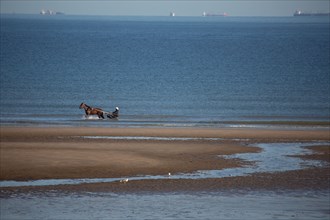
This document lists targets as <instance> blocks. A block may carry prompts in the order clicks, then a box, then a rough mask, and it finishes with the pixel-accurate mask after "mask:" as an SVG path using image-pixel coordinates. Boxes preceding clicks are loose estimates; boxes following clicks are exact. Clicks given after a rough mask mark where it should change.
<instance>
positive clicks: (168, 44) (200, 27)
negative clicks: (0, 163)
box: [0, 15, 330, 129]
mask: <svg viewBox="0 0 330 220" xmlns="http://www.w3.org/2000/svg"><path fill="white" fill-rule="evenodd" d="M329 24H330V22H329V17H112V16H104V17H103V16H67V15H61V16H60V15H59V16H41V15H1V47H0V48H1V54H0V61H1V70H0V71H1V80H0V83H1V84H0V85H1V100H0V107H1V114H0V119H1V123H0V125H1V126H101V127H102V126H104V127H107V126H113V127H126V126H127V127H134V126H159V127H167V126H168V127H270V126H273V127H299V128H300V127H302V128H304V127H306V126H307V127H314V128H321V129H328V128H329V121H330V113H329V112H330V73H329V70H330V55H329V51H330V40H329V39H330V33H329V32H330V31H329V30H330V28H329ZM82 102H85V103H86V104H88V105H90V106H92V107H99V108H102V109H104V110H105V111H110V112H111V111H114V109H115V107H116V106H118V107H119V108H120V117H119V119H118V120H110V119H107V120H106V119H105V120H99V119H98V118H97V117H85V116H84V111H83V110H82V109H79V105H80V103H82Z"/></svg>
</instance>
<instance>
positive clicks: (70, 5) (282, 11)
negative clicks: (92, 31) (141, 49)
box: [0, 0, 330, 16]
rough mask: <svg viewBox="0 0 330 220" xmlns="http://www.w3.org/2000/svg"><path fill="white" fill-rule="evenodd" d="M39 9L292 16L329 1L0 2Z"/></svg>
mask: <svg viewBox="0 0 330 220" xmlns="http://www.w3.org/2000/svg"><path fill="white" fill-rule="evenodd" d="M42 9H45V10H47V9H50V10H53V11H59V12H63V13H65V14H68V15H111V16H116V15H121V16H168V15H169V14H170V12H175V14H176V16H201V15H202V13H203V12H204V11H205V12H207V13H224V12H226V13H227V14H228V15H230V16H292V14H293V13H294V11H295V10H302V11H305V12H329V11H330V0H254V1H251V0H144V1H142V0H0V13H2V14H4V13H10V14H11V13H17V14H39V12H40V11H41V10H42Z"/></svg>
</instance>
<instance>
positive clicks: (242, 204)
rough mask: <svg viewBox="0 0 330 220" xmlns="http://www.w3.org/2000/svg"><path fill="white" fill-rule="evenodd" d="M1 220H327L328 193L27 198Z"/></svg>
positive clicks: (5, 201) (13, 202)
mask: <svg viewBox="0 0 330 220" xmlns="http://www.w3.org/2000/svg"><path fill="white" fill-rule="evenodd" d="M0 201H1V215H0V217H1V219H8V220H9V219H15V220H16V219H26V218H28V219H35V220H38V219H191V218H192V219H263V220H264V219H300V220H303V219H306V220H307V219H308V220H311V219H329V217H330V210H329V207H330V206H329V205H330V201H329V192H328V191H307V192H306V191H287V192H271V191H258V192H257V191H252V192H251V191H249V192H247V191H226V192H215V193H203V192H200V193H172V194H159V193H152V194H113V193H78V194H76V193H69V194H68V193H61V192H56V191H54V192H48V193H42V194H40V193H26V194H18V195H12V196H11V197H8V198H1V199H0Z"/></svg>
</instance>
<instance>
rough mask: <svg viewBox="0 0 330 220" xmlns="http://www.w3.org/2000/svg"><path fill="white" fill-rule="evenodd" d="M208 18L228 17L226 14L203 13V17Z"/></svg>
mask: <svg viewBox="0 0 330 220" xmlns="http://www.w3.org/2000/svg"><path fill="white" fill-rule="evenodd" d="M209 16H218V17H226V16H228V14H227V13H226V12H223V13H207V12H205V11H204V12H203V17H209Z"/></svg>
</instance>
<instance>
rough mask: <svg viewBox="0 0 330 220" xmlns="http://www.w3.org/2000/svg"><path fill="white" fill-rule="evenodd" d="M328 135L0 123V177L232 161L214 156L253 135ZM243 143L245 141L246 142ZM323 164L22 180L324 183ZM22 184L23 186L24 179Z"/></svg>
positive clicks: (126, 186)
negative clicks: (210, 174) (181, 176)
mask: <svg viewBox="0 0 330 220" xmlns="http://www.w3.org/2000/svg"><path fill="white" fill-rule="evenodd" d="M82 136H116V137H118V136H123V137H124V136H144V137H185V138H187V137H193V138H196V137H198V138H221V140H217V141H211V140H205V139H201V140H186V141H180V140H166V141H164V140H125V139H84V138H82ZM316 140H323V141H324V140H326V141H329V140H330V134H329V131H324V130H323V131H318V130H297V131H294V130H258V129H200V128H198V129H197V128H182V129H179V128H175V129H171V128H167V129H163V128H81V127H79V128H9V127H2V128H1V146H0V147H1V155H0V159H1V170H0V171H1V173H0V174H1V175H0V179H1V180H36V179H58V178H61V179H63V178H112V177H126V176H138V175H167V174H168V173H169V172H171V173H172V174H174V173H181V172H194V171H197V170H219V169H224V168H229V167H238V166H242V165H244V164H245V162H244V161H240V160H235V159H224V158H219V157H218V155H230V154H235V153H243V152H258V151H259V150H260V149H259V148H257V147H253V146H251V144H252V145H253V143H259V142H266V143H267V142H304V141H316ZM247 144H249V146H247ZM311 149H315V154H313V155H306V156H303V157H305V158H304V159H318V160H326V161H328V162H330V160H329V155H330V154H329V146H317V147H311ZM329 176H330V174H329V168H328V167H327V168H311V169H307V170H299V171H288V172H281V173H272V174H269V173H265V174H254V175H251V176H246V177H228V178H220V179H201V180H174V179H173V180H171V179H170V178H169V179H166V180H141V181H129V182H128V183H119V182H114V183H97V184H85V185H84V184H82V185H75V186H45V187H39V188H38V187H25V189H33V190H36V189H54V188H56V189H62V190H78V191H80V190H87V191H116V192H139V191H186V190H192V191H205V190H217V189H228V188H267V189H269V188H302V189H304V188H312V189H314V188H315V189H316V188H322V189H325V188H327V187H328V183H329V179H330V178H329ZM23 188H24V187H23Z"/></svg>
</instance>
